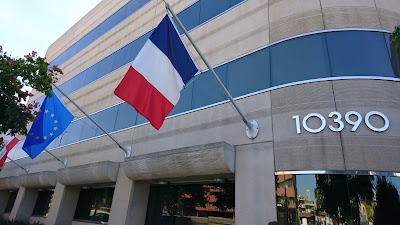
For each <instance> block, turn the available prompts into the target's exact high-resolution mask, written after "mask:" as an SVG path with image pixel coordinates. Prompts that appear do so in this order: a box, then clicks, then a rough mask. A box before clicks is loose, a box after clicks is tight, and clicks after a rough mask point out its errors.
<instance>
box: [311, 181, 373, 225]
mask: <svg viewBox="0 0 400 225" xmlns="http://www.w3.org/2000/svg"><path fill="white" fill-rule="evenodd" d="M373 181H374V178H373V176H350V175H348V176H343V175H317V176H316V184H317V187H316V189H315V193H316V198H317V202H318V205H319V207H320V208H319V209H318V210H319V211H325V212H327V213H328V214H329V215H330V216H332V217H333V218H335V219H336V220H337V221H338V222H339V223H343V224H347V223H349V221H352V224H356V225H359V224H360V215H359V212H360V205H361V203H362V202H371V201H372V200H373V198H374V192H373V189H374V185H373ZM349 200H350V201H349Z"/></svg>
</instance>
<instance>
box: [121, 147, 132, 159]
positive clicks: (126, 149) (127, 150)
mask: <svg viewBox="0 0 400 225" xmlns="http://www.w3.org/2000/svg"><path fill="white" fill-rule="evenodd" d="M123 150H124V152H125V158H126V157H129V156H131V153H132V146H127V147H125V148H124V149H123Z"/></svg>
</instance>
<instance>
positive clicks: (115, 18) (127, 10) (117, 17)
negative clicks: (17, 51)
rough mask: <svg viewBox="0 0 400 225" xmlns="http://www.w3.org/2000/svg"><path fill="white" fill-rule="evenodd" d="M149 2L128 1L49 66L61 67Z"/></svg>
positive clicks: (147, 0)
mask: <svg viewBox="0 0 400 225" xmlns="http://www.w3.org/2000/svg"><path fill="white" fill-rule="evenodd" d="M149 1H150V0H134V1H130V2H128V3H127V4H125V6H123V7H122V8H121V9H119V10H118V11H116V12H115V13H114V14H113V15H111V16H110V17H109V18H107V19H106V20H105V21H103V22H102V23H101V24H99V25H98V26H97V27H96V28H94V29H93V30H92V31H90V32H89V33H87V34H86V35H85V36H84V37H83V38H81V39H80V40H78V41H77V42H76V43H75V44H73V45H72V46H71V47H70V48H68V49H67V50H66V51H64V52H63V53H62V54H61V55H59V56H58V57H56V58H55V59H54V60H53V61H51V62H50V65H61V64H63V63H64V62H65V61H67V60H68V59H70V58H71V57H72V56H74V55H76V54H77V53H78V52H79V51H81V50H82V49H83V48H85V47H86V46H88V45H89V44H91V43H92V42H93V41H95V40H96V39H97V38H99V37H100V36H102V35H103V34H105V33H106V32H107V31H109V30H110V29H112V28H113V27H115V25H117V24H118V23H120V22H121V21H122V20H124V19H125V18H126V17H127V16H129V15H131V14H133V13H134V12H136V11H137V10H138V9H139V8H141V7H142V6H143V5H144V4H146V3H147V2H149Z"/></svg>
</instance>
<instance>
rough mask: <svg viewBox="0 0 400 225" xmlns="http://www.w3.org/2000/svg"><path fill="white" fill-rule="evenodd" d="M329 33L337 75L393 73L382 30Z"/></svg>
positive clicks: (332, 62)
mask: <svg viewBox="0 0 400 225" xmlns="http://www.w3.org/2000/svg"><path fill="white" fill-rule="evenodd" d="M326 37H327V41H328V51H329V58H330V60H331V67H332V75H333V76H385V77H393V75H394V74H393V69H392V66H391V64H390V58H389V54H388V51H387V47H386V42H385V39H384V36H383V34H382V33H380V32H368V31H346V32H330V33H327V34H326Z"/></svg>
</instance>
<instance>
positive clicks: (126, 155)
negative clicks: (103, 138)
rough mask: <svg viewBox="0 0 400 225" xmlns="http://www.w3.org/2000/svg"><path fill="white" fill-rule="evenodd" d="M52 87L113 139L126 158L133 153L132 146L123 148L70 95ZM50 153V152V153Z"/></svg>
mask: <svg viewBox="0 0 400 225" xmlns="http://www.w3.org/2000/svg"><path fill="white" fill-rule="evenodd" d="M52 85H53V86H54V87H55V88H56V89H57V90H58V91H59V92H60V93H61V94H63V95H64V96H65V97H66V98H67V99H68V100H69V101H70V102H72V104H74V105H75V107H76V108H78V109H79V110H80V111H81V112H82V113H83V114H85V116H86V117H87V118H88V119H90V121H92V122H93V123H94V124H95V125H96V126H97V127H98V128H100V130H102V131H103V132H104V133H105V134H107V136H108V137H110V138H111V140H113V141H114V142H115V143H116V144H117V145H118V147H119V148H120V149H121V150H122V151H124V152H125V157H129V156H130V155H131V153H132V148H131V146H128V147H127V148H125V147H123V146H122V145H121V144H120V143H119V142H118V141H117V140H116V139H115V138H114V137H113V136H112V135H111V134H109V133H108V132H107V131H106V130H105V129H104V128H103V127H101V126H100V124H98V123H97V122H96V121H94V120H93V119H92V117H90V116H89V114H87V113H86V112H85V111H84V110H83V109H82V108H81V107H80V106H79V105H78V104H76V103H75V101H74V100H72V99H71V98H70V97H69V96H68V95H66V94H65V93H64V92H63V91H62V90H61V89H60V88H59V87H58V86H57V85H55V84H54V83H52ZM49 153H50V152H49Z"/></svg>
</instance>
